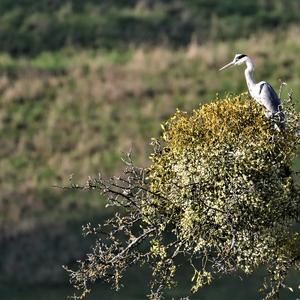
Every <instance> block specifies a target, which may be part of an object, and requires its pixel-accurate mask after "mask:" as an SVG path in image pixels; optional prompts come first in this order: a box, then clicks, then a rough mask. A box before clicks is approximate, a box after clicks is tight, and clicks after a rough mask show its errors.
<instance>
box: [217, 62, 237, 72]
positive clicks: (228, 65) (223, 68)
mask: <svg viewBox="0 0 300 300" xmlns="http://www.w3.org/2000/svg"><path fill="white" fill-rule="evenodd" d="M233 65H234V62H233V61H232V62H230V63H229V64H227V65H225V66H224V67H222V68H221V69H219V71H222V70H225V69H227V68H229V67H232V66H233Z"/></svg>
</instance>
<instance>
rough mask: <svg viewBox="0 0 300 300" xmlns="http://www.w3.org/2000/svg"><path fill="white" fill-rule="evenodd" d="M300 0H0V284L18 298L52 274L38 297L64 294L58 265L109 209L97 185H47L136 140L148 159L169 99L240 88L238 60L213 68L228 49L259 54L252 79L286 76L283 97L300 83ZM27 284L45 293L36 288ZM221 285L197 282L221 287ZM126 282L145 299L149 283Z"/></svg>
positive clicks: (176, 102)
mask: <svg viewBox="0 0 300 300" xmlns="http://www.w3.org/2000/svg"><path fill="white" fill-rule="evenodd" d="M298 11H299V3H298V2H297V1H293V0H289V1H283V0H275V1H267V0H255V1H250V0H247V1H242V2H241V3H237V2H236V1H227V0H226V1H220V0H213V1H202V0H188V1H176V0H175V1H173V0H171V1H159V0H154V1H153V0H151V1H148V0H134V1H133V0H129V1H128V0H126V1H124V0H121V1H101V3H100V2H99V1H92V0H86V1H77V0H72V1H71V0H70V1H56V0H52V1H44V0H41V1H38V2H33V1H32V0H23V1H8V0H3V1H0V16H1V18H0V40H1V44H0V144H1V147H0V165H1V172H0V227H1V236H0V269H1V274H0V294H1V296H2V295H4V296H3V297H4V298H5V300H6V299H9V300H15V299H16V298H18V297H19V298H20V296H17V294H18V291H17V289H16V294H14V293H12V290H15V287H16V285H18V284H21V285H25V287H24V289H21V290H22V292H20V294H22V295H21V298H22V299H25V298H26V296H25V295H24V294H25V290H26V285H27V284H35V285H41V284H43V285H47V286H48V287H47V292H45V293H44V294H45V296H40V298H41V299H42V298H43V297H44V298H46V299H47V300H48V298H49V299H50V298H51V296H50V291H49V290H50V289H51V290H52V292H51V293H55V291H56V290H57V292H58V294H55V295H54V296H53V298H55V299H58V298H61V297H63V295H66V294H68V292H67V291H66V290H64V287H62V289H63V290H64V291H63V294H60V292H59V291H60V288H58V287H57V286H55V289H54V288H53V287H51V284H55V285H57V284H58V283H59V284H65V285H66V284H67V276H66V274H65V272H64V270H62V268H61V265H63V264H65V265H72V263H73V262H74V261H75V260H77V259H78V258H80V257H82V256H83V255H84V253H86V252H87V251H88V247H89V245H90V244H91V241H90V240H85V241H82V239H81V237H80V235H79V231H80V229H81V225H82V224H84V223H86V222H87V221H89V220H91V221H92V223H95V224H96V223H103V220H104V219H106V218H107V217H108V216H107V215H108V214H111V213H112V211H111V210H104V205H105V202H104V200H103V199H102V198H100V199H99V195H98V193H97V191H95V192H94V193H93V192H91V193H89V194H86V193H84V194H83V193H77V192H75V191H71V190H68V189H59V188H56V187H54V186H65V185H68V178H69V177H70V178H73V180H75V181H76V182H78V181H82V180H84V178H87V177H88V175H95V174H98V172H99V170H100V169H101V172H102V174H103V176H104V177H105V176H110V175H112V174H119V173H120V172H121V169H122V168H123V166H122V162H121V160H120V159H119V157H120V154H121V153H123V152H127V151H128V150H129V149H131V148H133V152H134V154H135V158H136V163H137V164H138V165H140V166H142V167H147V166H148V165H149V160H148V156H149V155H150V151H151V150H150V149H149V145H148V144H149V140H150V138H151V137H153V136H159V135H160V134H161V128H160V123H161V122H162V121H163V120H165V119H166V118H168V117H169V116H170V115H172V114H174V112H175V110H176V108H179V109H181V110H184V111H188V112H190V111H192V109H194V108H195V107H197V106H198V105H199V103H205V102H207V100H209V99H213V98H214V97H215V95H216V93H219V94H220V95H222V96H223V95H224V94H226V93H227V92H236V93H240V92H243V91H245V90H246V84H245V82H244V78H243V76H241V72H242V70H241V69H238V68H237V69H235V70H231V72H230V74H229V75H228V73H227V74H225V73H224V74H221V73H216V70H217V69H218V68H219V67H220V66H221V65H223V64H224V63H225V62H227V61H229V60H231V59H232V56H233V55H234V53H238V52H242V53H243V52H245V53H247V54H249V55H250V56H252V57H253V58H254V60H255V63H256V74H255V75H256V76H257V79H258V80H260V79H265V80H268V81H269V82H270V83H271V84H272V85H273V86H274V88H275V89H276V90H278V88H279V85H280V82H279V79H281V80H282V81H286V82H288V89H284V90H283V93H282V94H283V95H286V93H287V92H288V91H289V90H290V89H292V90H293V91H294V93H295V94H296V95H299V94H300V89H299V87H300V80H299V78H300V71H299V70H300V64H299V59H298V56H299V55H298V54H299V49H300V44H299V39H298V38H297V37H298V36H299V14H298V13H297V12H298ZM296 105H297V106H299V103H296ZM294 168H295V169H299V161H297V160H296V161H295V163H294ZM95 176H96V175H95ZM41 261H43V263H41ZM131 275H132V276H134V275H136V273H135V271H134V270H133V271H132V273H131ZM131 275H130V276H131ZM130 276H129V282H130V280H131V279H130V278H131V277H130ZM257 276H260V275H257ZM137 277H138V278H137ZM135 278H136V279H139V280H140V282H142V281H146V280H143V278H147V274H143V275H142V276H139V275H136V277H135ZM293 278H295V277H293ZM216 282H217V281H216ZM253 282H254V283H253V284H251V287H252V288H253V289H252V291H253V293H252V294H251V293H249V294H248V293H247V294H242V293H243V290H246V289H245V288H244V287H243V288H240V290H239V291H237V294H236V295H235V296H236V297H237V299H241V298H243V299H246V298H247V297H248V298H249V299H254V298H255V297H257V296H256V294H255V292H254V290H255V278H254V279H253ZM125 283H127V281H126V280H125ZM222 283H223V281H222ZM227 284H228V286H230V287H232V288H231V290H237V288H236V286H237V283H236V282H235V281H231V279H230V278H229V279H228V281H227ZM243 284H244V283H240V286H242V285H243ZM217 285H218V283H217ZM10 286H13V288H11V289H10V288H9V287H10ZM101 287H102V286H101V285H100V290H101ZM44 288H45V287H44ZM182 288H183V286H181V287H180V288H177V289H176V292H175V291H174V290H172V291H170V292H169V293H168V294H167V295H168V297H170V298H172V297H177V296H178V295H179V294H182V293H183V292H182V290H181V289H182ZM220 288H222V286H221V285H220ZM45 289H46V288H45ZM27 290H28V291H29V295H28V296H27V298H28V299H31V298H33V297H35V298H39V297H38V296H33V294H32V293H34V292H35V291H37V289H36V286H35V289H32V288H31V287H29V288H27ZM42 290H43V288H42V287H41V288H40V291H41V292H40V293H41V294H43V292H42ZM204 290H205V289H204ZM248 290H249V287H247V291H248ZM217 291H218V289H210V290H205V293H208V295H209V296H207V297H208V298H209V299H214V297H215V298H217V299H218V298H219V297H218V296H216V295H217ZM126 292H128V298H129V299H133V298H134V297H135V298H136V299H141V298H143V296H142V295H144V288H143V287H142V284H139V290H138V291H135V290H134V291H133V290H131V291H130V290H128V291H126ZM69 293H70V292H69ZM100 293H101V294H102V293H103V292H101V291H100ZM106 293H107V294H108V293H109V292H108V291H105V295H106ZM214 293H215V294H214ZM222 293H224V291H222ZM124 294H125V292H124V293H123V292H122V296H119V297H123V295H124ZM205 295H206V294H205ZM205 295H204V296H203V297H206V296H205ZM94 296H95V295H94ZM91 297H93V295H91ZM95 297H96V296H95ZM113 297H118V296H114V294H110V296H107V298H113ZM126 297H127V296H126ZM233 297H234V295H230V299H233ZM123 298H124V299H125V296H124V297H123ZM123 298H122V299H123ZM287 299H289V298H288V296H287Z"/></svg>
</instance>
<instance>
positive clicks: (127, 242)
mask: <svg viewBox="0 0 300 300" xmlns="http://www.w3.org/2000/svg"><path fill="white" fill-rule="evenodd" d="M285 111H286V119H287V121H286V129H285V130H284V131H282V132H278V131H277V130H276V129H275V127H274V124H273V122H272V120H269V119H266V118H265V116H264V112H263V110H262V108H261V107H260V106H259V105H258V104H257V103H256V102H254V101H253V100H252V99H250V98H249V96H248V95H247V94H242V95H240V96H236V97H232V96H230V97H227V98H226V99H223V100H220V99H218V101H215V102H212V103H209V104H206V105H204V106H202V107H200V108H199V109H196V110H194V112H193V113H192V115H188V114H187V113H185V112H181V111H177V112H176V113H175V115H174V116H173V117H171V118H170V120H169V121H167V122H166V123H165V124H164V125H163V137H162V141H158V140H153V145H154V152H153V154H152V156H151V160H152V165H151V166H150V167H149V168H148V169H147V170H145V169H139V168H136V167H134V166H133V164H132V161H131V160H127V164H128V168H127V170H126V171H125V176H124V177H121V178H114V179H113V180H111V181H108V182H106V181H104V180H103V179H102V178H96V179H90V180H89V181H88V182H87V185H86V188H98V189H100V190H101V191H102V193H103V194H105V195H106V196H108V199H109V203H110V204H112V205H118V206H122V207H124V208H125V211H124V214H121V215H119V214H116V216H115V218H114V219H111V220H109V221H108V222H107V223H106V224H105V225H104V227H103V226H99V228H92V227H91V226H90V225H88V226H87V227H86V228H85V232H86V234H90V233H100V234H102V237H100V238H99V240H98V242H97V244H96V246H95V247H94V248H93V252H92V254H90V255H89V256H88V259H87V260H86V261H84V262H82V263H81V266H80V268H79V270H78V271H71V270H69V271H70V275H71V282H72V283H73V284H74V286H75V287H77V288H78V289H80V290H82V292H83V295H85V293H86V292H87V291H89V284H90V283H91V282H94V281H95V280H96V279H97V278H102V279H104V280H106V281H109V282H112V283H113V285H114V287H116V288H119V286H120V279H121V278H122V276H123V273H124V271H125V270H126V268H127V267H128V266H131V265H133V264H137V263H142V264H144V263H147V264H149V265H150V268H151V269H152V275H153V281H152V283H151V290H152V293H151V294H150V298H152V299H160V297H161V295H162V291H163V289H164V288H170V287H173V286H174V285H175V284H176V283H177V278H176V272H177V271H178V268H179V265H181V264H183V263H185V264H187V265H189V266H190V267H191V271H192V272H191V274H190V277H191V279H192V281H193V285H192V287H191V290H192V292H197V291H198V289H199V288H201V287H202V286H203V285H205V284H209V283H210V282H211V281H212V279H213V277H214V276H215V275H216V274H228V273H234V272H237V271H242V272H243V273H245V274H250V273H252V272H253V271H254V270H255V269H257V268H258V267H262V266H263V267H265V268H266V269H267V270H268V272H269V273H268V274H269V275H268V276H267V277H266V279H265V282H264V287H265V288H266V294H265V297H266V298H275V297H277V296H278V292H279V290H280V288H281V287H283V286H284V285H285V284H284V282H285V279H286V276H287V274H288V272H289V271H290V270H291V269H297V270H299V269H300V239H299V236H298V233H297V232H296V231H295V230H294V228H293V224H294V223H295V222H297V220H299V216H300V209H299V204H300V198H299V195H300V194H299V187H298V186H297V182H296V179H295V176H296V173H295V172H294V171H293V169H292V162H293V159H294V158H295V156H296V150H297V145H298V143H299V137H298V132H299V116H298V114H296V113H295V111H294V108H293V105H292V103H291V100H288V101H286V103H285ZM105 230H106V231H105Z"/></svg>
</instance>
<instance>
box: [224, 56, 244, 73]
mask: <svg viewBox="0 0 300 300" xmlns="http://www.w3.org/2000/svg"><path fill="white" fill-rule="evenodd" d="M247 58H248V56H247V55H246V54H236V55H235V56H234V59H233V61H231V62H230V63H229V64H227V65H225V66H224V67H222V68H221V69H220V70H219V71H222V70H224V69H227V68H229V67H232V66H239V65H241V64H243V63H244V62H245V61H246V60H247Z"/></svg>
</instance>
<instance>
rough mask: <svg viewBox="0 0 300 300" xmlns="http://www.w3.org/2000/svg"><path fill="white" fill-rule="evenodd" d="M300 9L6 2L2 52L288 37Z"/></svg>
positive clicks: (76, 0)
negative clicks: (271, 33)
mask: <svg viewBox="0 0 300 300" xmlns="http://www.w3.org/2000/svg"><path fill="white" fill-rule="evenodd" d="M299 9H300V4H299V2H298V1H294V0H276V1H267V0H245V1H240V2H239V3H237V2H236V1H233V0H226V1H223V0H213V1H205V0H188V1H177V0H169V1H160V0H130V1H128V0H127V1H119V0H115V1H112V0H111V1H101V2H100V3H99V1H95V0H86V1H80V0H69V1H56V0H52V1H48V0H41V1H38V2H36V1H33V0H26V1H17V2H16V1H9V0H3V1H1V3H0V17H1V18H0V28H1V29H0V40H1V44H0V51H6V52H9V53H11V54H12V55H14V56H19V55H36V54H38V53H41V52H43V51H53V50H58V49H61V48H62V47H78V48H97V49H99V48H102V49H110V50H111V49H128V47H131V46H141V45H142V46H153V45H154V46H157V45H160V44H161V43H164V44H166V45H170V46H175V47H179V46H184V45H187V44H188V43H189V42H190V41H191V39H197V40H198V41H199V42H201V43H203V42H205V41H207V40H213V41H216V40H220V39H222V40H233V39H236V38H240V37H249V36H250V35H251V34H252V33H253V32H257V31H261V28H264V29H267V30H271V29H272V30H274V29H275V28H280V30H281V31H282V30H283V31H284V32H285V29H286V27H287V26H288V25H291V24H296V23H298V24H299V22H300V17H299V14H298V11H299ZM284 32H283V33H284Z"/></svg>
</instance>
